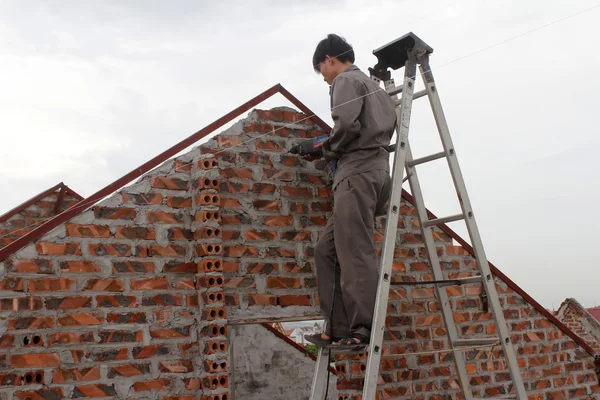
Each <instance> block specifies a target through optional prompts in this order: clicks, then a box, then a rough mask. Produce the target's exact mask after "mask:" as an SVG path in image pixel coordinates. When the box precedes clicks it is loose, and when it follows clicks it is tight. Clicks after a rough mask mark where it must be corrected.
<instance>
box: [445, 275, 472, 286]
mask: <svg viewBox="0 0 600 400" xmlns="http://www.w3.org/2000/svg"><path fill="white" fill-rule="evenodd" d="M469 283H481V275H475V276H469V277H467V278H457V279H448V280H447V281H445V282H441V283H439V285H440V286H442V287H444V286H454V285H467V284H469Z"/></svg>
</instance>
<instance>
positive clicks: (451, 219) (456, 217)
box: [423, 214, 465, 228]
mask: <svg viewBox="0 0 600 400" xmlns="http://www.w3.org/2000/svg"><path fill="white" fill-rule="evenodd" d="M461 219H465V216H464V214H456V215H451V216H449V217H444V218H436V219H430V220H427V221H425V222H423V226H424V227H425V228H426V227H428V226H434V225H441V224H445V223H447V222H454V221H460V220H461Z"/></svg>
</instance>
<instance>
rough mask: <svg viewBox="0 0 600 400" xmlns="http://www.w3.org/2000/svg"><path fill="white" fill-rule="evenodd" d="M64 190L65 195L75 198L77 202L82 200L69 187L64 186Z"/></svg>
mask: <svg viewBox="0 0 600 400" xmlns="http://www.w3.org/2000/svg"><path fill="white" fill-rule="evenodd" d="M65 190H66V193H67V194H70V195H71V196H73V197H75V198H76V199H78V200H79V201H81V200H83V196H82V195H80V194H79V193H77V192H76V191H74V190H73V189H71V188H70V187H68V186H66V185H65Z"/></svg>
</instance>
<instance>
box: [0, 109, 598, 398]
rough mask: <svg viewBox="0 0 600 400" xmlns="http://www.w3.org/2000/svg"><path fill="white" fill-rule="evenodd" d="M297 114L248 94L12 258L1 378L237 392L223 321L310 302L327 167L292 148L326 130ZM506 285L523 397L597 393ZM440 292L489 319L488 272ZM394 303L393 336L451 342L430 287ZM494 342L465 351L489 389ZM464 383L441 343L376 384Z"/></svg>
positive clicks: (26, 392) (502, 383) (583, 365)
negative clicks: (245, 112) (244, 104)
mask: <svg viewBox="0 0 600 400" xmlns="http://www.w3.org/2000/svg"><path fill="white" fill-rule="evenodd" d="M303 118H304V116H303V115H302V114H297V113H294V112H291V111H288V110H270V111H261V110H256V111H255V112H253V113H251V114H250V116H249V117H248V118H247V119H245V120H243V121H240V122H239V123H238V124H236V125H234V126H233V127H232V128H231V129H229V130H227V131H225V132H223V133H222V134H220V135H218V136H217V137H216V138H215V139H213V140H211V141H209V142H208V143H206V144H204V145H202V146H201V147H200V148H197V149H195V150H193V151H191V152H190V153H188V154H186V155H184V156H182V157H179V158H177V159H175V160H171V161H169V162H166V163H165V164H164V165H162V166H161V167H159V168H157V169H155V170H153V171H152V172H151V173H149V174H147V175H146V176H144V177H143V178H142V179H141V180H140V181H139V182H137V183H135V184H134V185H132V186H130V187H127V188H125V189H123V190H122V191H120V192H119V193H117V194H115V195H114V196H112V197H111V198H109V199H108V200H105V201H104V202H103V203H101V204H99V205H97V206H95V207H93V208H92V209H90V210H88V211H86V212H84V213H82V214H80V215H79V216H77V217H75V218H73V219H72V220H71V221H69V222H68V223H66V224H65V225H62V226H60V227H58V228H57V229H55V230H54V231H52V232H50V233H49V234H47V235H45V236H44V237H42V238H40V239H39V240H37V241H36V242H35V243H33V244H31V245H29V246H27V247H25V248H23V249H22V250H20V251H18V252H17V253H16V254H14V255H13V256H11V257H10V258H8V259H7V260H4V262H3V263H2V264H0V271H1V272H2V280H1V281H0V285H1V287H2V293H1V298H0V313H1V314H0V315H1V316H3V317H4V318H5V319H4V320H3V321H4V324H3V325H1V324H0V329H4V330H5V331H4V332H3V334H2V337H1V338H0V382H1V383H2V385H1V386H0V393H6V394H9V395H13V394H14V397H15V398H22V399H25V398H27V397H31V398H38V397H35V396H34V395H33V394H32V393H34V392H35V393H44V396H45V398H58V397H64V398H81V397H108V398H111V397H114V398H122V397H130V398H149V397H152V398H161V399H162V398H164V399H170V400H175V399H185V400H188V399H189V400H191V399H209V400H227V399H229V397H230V394H229V385H230V382H229V373H228V359H227V350H228V342H227V321H231V322H239V321H251V320H277V319H280V318H286V317H302V316H304V317H306V318H307V319H309V318H312V317H314V316H315V315H318V298H317V296H316V288H315V286H316V285H315V284H316V281H315V275H314V265H313V262H312V261H313V260H312V254H313V253H312V252H313V248H314V245H315V244H316V241H317V239H318V236H319V233H320V232H321V230H322V229H323V226H324V225H325V223H326V220H327V217H328V215H329V213H330V211H331V201H330V191H329V189H328V187H327V186H328V182H329V180H330V176H329V174H328V172H327V168H326V166H325V165H324V164H323V163H307V162H305V161H303V160H300V159H298V158H296V157H294V156H290V155H287V154H285V151H286V150H287V149H288V148H289V147H290V145H291V144H292V143H294V142H296V141H298V140H300V139H302V138H306V137H313V136H318V135H321V134H322V132H321V131H319V130H318V129H317V128H316V126H314V125H313V124H312V123H311V122H310V121H302V119H303ZM274 127H275V128H278V127H283V128H282V129H279V130H278V131H277V132H273V129H274ZM402 211H403V217H402V218H401V219H400V222H399V230H398V242H399V243H400V244H401V246H400V247H399V248H398V249H397V251H396V260H395V264H394V279H399V280H403V279H410V280H417V279H431V274H430V272H429V271H428V268H427V266H426V264H425V262H426V257H425V254H424V247H423V245H422V244H421V242H420V237H419V234H420V231H419V230H418V221H417V220H416V219H415V210H414V208H413V207H412V206H411V205H410V204H409V203H408V202H406V201H405V202H404V204H403V206H402ZM382 223H383V221H380V224H382ZM381 226H382V225H381ZM435 237H436V241H437V244H438V252H439V254H440V256H441V259H442V260H443V266H444V269H445V271H447V273H448V274H449V277H458V276H468V275H470V274H473V273H474V272H475V271H476V269H475V262H474V260H473V259H472V257H471V256H470V255H469V254H468V253H467V252H466V251H465V250H464V249H462V248H461V247H456V246H454V245H453V243H452V240H451V239H450V237H449V236H448V235H446V234H445V233H444V232H442V231H439V230H438V231H436V233H435ZM381 239H382V236H381V235H380V234H376V240H377V241H378V243H381ZM498 288H499V291H500V293H501V300H502V303H503V305H504V306H505V315H506V318H507V319H508V321H509V325H510V326H509V328H510V329H511V331H512V335H513V340H514V342H515V344H516V346H517V352H518V355H519V362H520V365H521V367H522V373H523V374H524V377H525V380H526V383H527V386H528V391H529V393H530V394H531V396H530V398H531V399H565V398H568V399H592V398H597V397H598V393H599V391H600V387H599V386H598V385H597V377H596V375H595V374H594V372H593V365H592V363H593V358H592V357H591V356H590V355H589V354H588V353H586V352H585V351H583V350H582V349H581V348H580V347H579V346H578V345H577V344H576V343H575V341H573V340H572V339H571V338H570V337H568V336H566V335H565V334H564V333H563V332H562V331H561V330H559V329H558V328H557V327H556V326H555V325H554V324H553V323H552V322H551V321H549V320H548V319H546V318H545V317H544V316H543V315H542V314H541V313H540V312H539V311H537V310H536V309H535V308H534V307H533V306H532V305H530V304H528V303H527V302H526V301H525V300H524V299H523V298H522V297H521V296H520V295H518V294H517V293H516V292H514V291H513V289H511V288H510V287H509V286H508V285H507V284H506V283H504V282H502V281H498ZM447 290H448V293H449V295H450V296H451V299H452V302H453V306H454V308H455V309H456V313H455V320H456V321H457V323H458V326H459V329H460V330H461V331H462V332H463V333H477V334H492V333H493V324H492V322H491V315H490V314H488V313H484V312H482V310H481V304H480V299H479V290H480V288H478V287H476V286H475V285H469V286H466V287H462V288H461V287H449V288H447ZM388 310H389V316H388V324H389V329H388V331H387V333H386V339H387V341H386V343H385V347H386V351H389V352H394V353H402V352H415V351H427V350H437V349H443V348H445V346H446V342H445V331H444V328H443V325H442V320H441V317H440V315H439V303H438V302H437V300H436V299H435V295H434V292H433V290H432V289H431V288H429V287H407V288H395V289H394V290H393V291H392V293H391V297H390V304H389V307H388ZM0 321H2V320H0ZM498 356H499V353H498V352H497V351H492V352H486V351H475V350H474V351H470V352H468V355H467V359H468V369H469V371H470V373H471V377H472V384H473V385H474V387H475V389H476V392H478V393H479V395H481V396H492V395H495V394H498V393H503V392H506V391H507V390H508V388H509V380H508V377H507V373H506V370H505V368H504V365H503V362H502V360H501V359H500V358H498ZM364 361H365V358H364V357H360V356H352V357H345V358H338V361H337V363H336V367H337V369H338V371H339V372H340V373H339V374H338V391H339V399H355V398H358V394H359V393H360V386H361V380H362V378H363V369H364ZM270 373H271V374H272V379H274V380H277V379H280V377H279V376H278V374H277V371H276V370H272V371H270ZM231 384H232V383H231ZM456 387H457V385H456V380H455V378H454V366H453V363H452V361H451V357H450V356H449V355H448V354H435V355H426V356H412V357H402V356H399V357H398V358H396V359H393V360H390V361H386V362H384V363H382V379H381V385H380V388H379V389H380V390H379V392H380V396H381V398H407V399H408V398H410V399H428V400H430V399H436V400H438V399H459V398H461V396H460V394H458V390H457V389H456ZM594 396H595V397H594Z"/></svg>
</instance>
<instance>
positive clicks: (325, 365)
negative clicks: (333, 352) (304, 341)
mask: <svg viewBox="0 0 600 400" xmlns="http://www.w3.org/2000/svg"><path fill="white" fill-rule="evenodd" d="M324 328H325V326H324ZM323 331H324V330H323ZM328 370H329V351H328V349H327V348H324V347H320V348H319V352H318V355H317V365H316V366H315V372H314V374H313V381H312V389H311V393H310V400H325V392H326V391H327V374H328V373H329V371H328Z"/></svg>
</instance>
